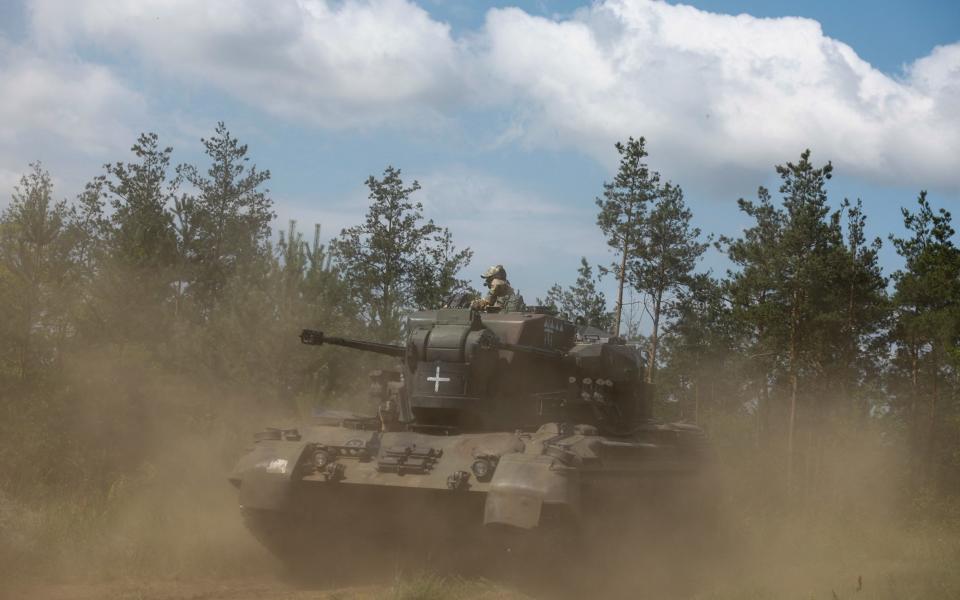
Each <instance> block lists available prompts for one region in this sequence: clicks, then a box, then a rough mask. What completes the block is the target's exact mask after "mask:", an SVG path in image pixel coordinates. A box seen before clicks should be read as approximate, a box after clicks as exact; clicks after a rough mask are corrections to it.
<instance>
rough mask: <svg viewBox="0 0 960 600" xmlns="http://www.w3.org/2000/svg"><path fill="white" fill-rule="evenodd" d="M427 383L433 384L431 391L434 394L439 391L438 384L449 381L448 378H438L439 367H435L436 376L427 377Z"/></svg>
mask: <svg viewBox="0 0 960 600" xmlns="http://www.w3.org/2000/svg"><path fill="white" fill-rule="evenodd" d="M427 381H432V382H433V391H434V393H436V392H439V391H440V382H441V381H443V382H444V383H446V382H447V381H450V378H449V377H440V365H437V374H436V375H435V376H434V377H427Z"/></svg>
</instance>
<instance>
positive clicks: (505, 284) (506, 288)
mask: <svg viewBox="0 0 960 600" xmlns="http://www.w3.org/2000/svg"><path fill="white" fill-rule="evenodd" d="M482 277H483V282H484V284H485V285H486V286H487V289H489V290H490V291H489V292H488V293H487V295H486V296H485V297H483V298H478V299H477V300H474V301H473V302H472V303H470V308H472V309H474V310H482V311H486V312H498V311H502V312H516V311H521V310H523V309H524V304H523V298H522V297H521V296H520V295H519V294H517V293H516V292H514V291H513V288H512V287H510V282H509V281H507V271H506V269H504V268H503V265H494V266H492V267H490V268H489V269H487V270H486V271H484V272H483V275H482Z"/></svg>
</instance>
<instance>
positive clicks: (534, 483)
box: [483, 453, 580, 529]
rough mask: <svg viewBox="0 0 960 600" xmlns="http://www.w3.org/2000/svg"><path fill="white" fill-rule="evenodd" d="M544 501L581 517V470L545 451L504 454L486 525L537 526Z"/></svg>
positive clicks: (492, 483)
mask: <svg viewBox="0 0 960 600" xmlns="http://www.w3.org/2000/svg"><path fill="white" fill-rule="evenodd" d="M544 504H549V505H553V506H557V507H560V508H564V509H566V512H568V514H570V515H572V516H573V517H574V518H577V519H579V516H580V473H579V471H578V470H576V469H574V468H571V467H568V466H566V465H564V464H563V463H562V462H560V461H559V460H557V459H556V458H553V457H551V456H548V455H545V454H521V453H516V454H505V455H503V456H501V457H500V461H499V463H498V464H497V469H496V471H494V475H493V479H492V480H491V481H490V490H489V492H488V494H487V498H486V502H485V504H484V515H483V523H484V525H510V526H512V527H519V528H521V529H533V528H534V527H537V525H539V524H540V518H541V513H542V510H543V505H544Z"/></svg>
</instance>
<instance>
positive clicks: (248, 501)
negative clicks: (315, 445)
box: [230, 441, 307, 510]
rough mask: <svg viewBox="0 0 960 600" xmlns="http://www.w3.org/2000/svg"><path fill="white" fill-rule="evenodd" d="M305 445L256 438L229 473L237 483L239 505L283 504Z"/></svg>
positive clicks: (275, 507)
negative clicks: (250, 449)
mask: <svg viewBox="0 0 960 600" xmlns="http://www.w3.org/2000/svg"><path fill="white" fill-rule="evenodd" d="M306 447H307V444H305V443H302V442H285V441H261V442H258V443H257V444H256V445H255V446H254V448H253V450H252V451H251V452H250V453H249V454H246V455H245V456H244V457H243V458H242V459H241V460H240V463H239V464H238V465H237V467H236V469H234V472H233V474H232V475H231V476H230V480H231V481H232V482H233V483H234V485H238V486H239V487H240V505H241V506H242V507H244V508H255V509H262V510H282V509H284V508H286V506H287V502H288V500H289V499H290V492H291V488H292V481H293V477H294V474H295V473H296V470H297V466H298V465H300V464H301V458H302V456H303V453H304V450H305V449H306Z"/></svg>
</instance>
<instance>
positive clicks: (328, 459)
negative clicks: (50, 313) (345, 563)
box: [231, 309, 704, 564]
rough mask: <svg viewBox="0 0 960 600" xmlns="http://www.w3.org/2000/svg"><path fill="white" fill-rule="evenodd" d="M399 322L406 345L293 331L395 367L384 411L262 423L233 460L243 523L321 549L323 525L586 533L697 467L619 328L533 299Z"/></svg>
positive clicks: (391, 535)
mask: <svg viewBox="0 0 960 600" xmlns="http://www.w3.org/2000/svg"><path fill="white" fill-rule="evenodd" d="M406 331H407V335H406V340H405V344H403V345H394V344H383V343H375V342H367V341H361V340H352V339H346V338H339V337H329V336H326V335H325V334H324V333H322V332H319V331H313V330H304V331H303V332H302V334H301V341H302V342H303V343H304V344H309V345H336V346H344V347H347V348H353V349H356V350H362V351H368V352H375V353H379V354H385V355H388V356H392V357H395V358H397V359H399V363H400V364H399V365H398V368H397V369H396V370H393V371H378V372H376V373H375V375H374V376H373V377H372V381H373V382H374V386H373V389H374V393H375V394H376V396H377V398H376V399H377V401H378V403H379V411H378V415H377V416H362V415H354V414H350V413H343V412H340V413H326V414H321V415H320V416H319V417H317V419H316V421H315V422H313V423H310V424H305V425H303V426H300V427H297V428H296V429H268V430H266V431H264V432H262V433H261V434H258V436H257V441H256V443H255V444H254V446H253V448H252V450H251V451H250V452H249V453H248V454H246V455H245V456H244V457H242V458H241V460H240V461H239V463H238V465H237V466H236V468H235V470H234V472H233V474H232V475H231V481H232V482H233V483H234V484H235V485H236V486H237V487H239V490H240V504H241V505H242V508H243V511H244V514H245V515H246V518H247V520H248V524H249V525H250V527H251V529H252V530H253V532H254V533H255V534H256V535H257V536H258V537H259V538H260V539H261V540H262V541H263V542H264V543H265V544H267V545H268V546H269V547H270V548H272V549H273V550H274V551H276V552H277V553H278V554H280V555H281V556H284V557H286V558H291V557H303V556H305V554H304V553H305V550H304V548H309V549H311V550H313V551H316V550H317V549H318V548H323V544H322V543H318V539H319V538H317V537H315V536H316V531H320V532H326V533H329V532H330V531H332V530H334V529H337V528H339V527H341V526H347V527H348V528H349V531H350V539H351V540H354V541H358V540H359V541H363V542H365V543H370V544H374V545H376V546H377V547H383V545H385V544H387V543H388V542H393V541H400V540H405V542H404V543H409V541H410V540H419V542H418V543H424V544H426V543H427V540H428V538H429V539H433V538H434V537H436V535H442V536H447V535H455V536H467V535H472V534H473V533H477V532H481V531H483V530H488V529H490V528H507V529H511V530H531V531H546V530H551V531H556V530H564V531H583V530H584V526H585V525H589V523H590V522H591V521H593V520H596V519H600V518H602V517H609V516H610V515H623V514H624V512H625V511H627V512H628V511H633V510H638V507H640V506H642V505H643V499H644V498H645V497H647V495H649V491H650V489H651V486H653V487H662V484H663V483H664V482H666V481H668V480H669V481H671V482H677V481H686V480H688V479H689V480H691V481H692V480H694V479H696V478H697V475H698V473H699V471H700V470H701V468H702V466H703V463H704V460H703V458H704V444H703V436H702V433H701V431H700V430H699V429H698V428H696V427H693V426H690V425H684V424H662V423H657V422H655V421H653V420H652V419H651V410H650V399H649V393H648V386H647V385H646V384H644V376H643V375H644V368H645V363H644V360H643V356H642V353H641V352H640V350H639V349H638V348H636V347H634V346H631V345H628V344H626V343H625V342H624V341H623V340H622V339H620V338H616V337H612V336H609V335H608V334H606V333H604V332H602V331H600V330H596V329H591V328H587V327H583V326H578V325H577V324H575V323H573V322H570V321H567V320H565V319H561V318H558V317H556V316H554V315H553V314H550V313H549V312H547V311H545V310H538V309H532V310H528V311H524V312H506V313H480V312H477V311H473V310H470V309H442V310H436V311H423V312H416V313H413V314H411V315H410V316H409V317H408V319H407V324H406ZM308 531H313V532H314V533H313V534H310V533H306V532H308ZM309 564H314V563H313V562H310V563H309Z"/></svg>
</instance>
